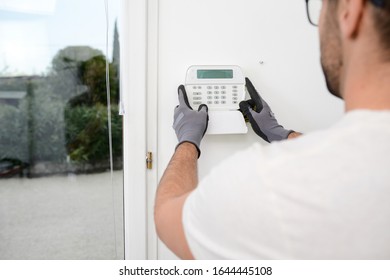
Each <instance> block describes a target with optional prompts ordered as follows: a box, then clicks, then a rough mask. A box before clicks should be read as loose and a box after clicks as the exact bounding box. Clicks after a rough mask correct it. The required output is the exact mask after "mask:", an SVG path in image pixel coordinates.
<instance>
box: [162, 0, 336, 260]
mask: <svg viewBox="0 0 390 280" xmlns="http://www.w3.org/2000/svg"><path fill="white" fill-rule="evenodd" d="M158 28H159V32H158V33H159V34H158V36H159V37H158V38H159V41H158V44H159V45H158V93H157V94H158V153H157V161H158V162H157V168H158V178H160V177H161V176H162V173H163V172H164V169H165V167H166V165H167V164H168V162H169V159H170V157H171V155H172V153H173V150H174V147H175V145H176V143H177V140H176V136H175V133H174V131H173V129H172V128H171V126H172V120H173V108H174V107H175V105H176V104H177V87H178V85H179V84H181V83H184V79H185V73H186V70H187V68H188V67H189V66H190V65H193V64H216V65H224V64H229V65H232V64H234V65H235V64H237V65H240V66H241V67H242V68H243V70H244V72H245V74H246V75H247V76H248V77H250V78H251V80H252V82H253V83H254V84H255V86H256V87H257V89H258V90H259V91H260V93H261V94H262V97H263V98H264V99H265V100H266V101H267V102H268V104H269V105H270V106H271V108H272V109H273V111H274V113H275V115H276V117H277V119H278V120H279V122H280V123H281V124H282V125H284V126H285V127H286V128H290V129H294V130H297V131H301V132H304V133H309V132H310V131H313V130H317V129H321V128H325V127H327V126H329V125H331V124H333V123H334V122H336V121H337V120H338V119H339V118H340V116H341V115H342V111H343V103H342V102H341V101H339V100H337V99H336V98H334V97H332V96H331V95H330V94H329V93H328V92H327V90H326V86H325V82H324V78H323V74H322V71H321V66H320V62H319V61H320V55H319V43H318V29H317V28H316V27H313V26H311V25H310V24H309V22H308V20H307V17H306V10H305V1H304V0H278V1H277V0H160V1H159V24H158ZM259 61H264V64H260V63H259ZM255 141H261V142H262V143H263V144H264V145H267V144H266V143H265V142H263V141H262V140H260V138H258V137H257V136H256V135H254V133H253V132H252V131H251V129H250V133H248V134H247V135H235V136H233V135H228V136H206V137H205V139H204V141H203V142H202V156H201V158H200V161H199V174H200V178H203V177H204V176H205V175H206V174H207V173H208V172H209V171H210V170H211V169H212V168H213V166H215V165H216V164H218V163H219V162H221V161H223V160H224V159H226V158H227V157H228V156H229V155H231V154H232V153H236V152H239V151H240V150H242V149H244V148H245V147H247V146H248V145H251V143H253V142H255ZM237 172H240V171H239V170H237ZM171 257H172V256H171V255H170V254H169V253H168V252H167V251H166V249H164V247H163V246H161V244H160V245H159V258H171Z"/></svg>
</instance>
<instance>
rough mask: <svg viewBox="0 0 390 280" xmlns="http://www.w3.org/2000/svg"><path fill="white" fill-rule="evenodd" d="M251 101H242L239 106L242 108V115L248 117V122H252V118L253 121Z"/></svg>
mask: <svg viewBox="0 0 390 280" xmlns="http://www.w3.org/2000/svg"><path fill="white" fill-rule="evenodd" d="M250 101H251V100H248V101H241V102H240V104H239V106H240V111H241V113H242V114H243V115H244V117H246V118H247V119H248V120H250V119H251V118H252V119H253V116H252V114H253V112H254V111H253V109H252V108H251V105H250Z"/></svg>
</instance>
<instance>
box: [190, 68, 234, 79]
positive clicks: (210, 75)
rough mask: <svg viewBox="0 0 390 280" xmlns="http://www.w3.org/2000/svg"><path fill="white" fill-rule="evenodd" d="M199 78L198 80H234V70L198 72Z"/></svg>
mask: <svg viewBox="0 0 390 280" xmlns="http://www.w3.org/2000/svg"><path fill="white" fill-rule="evenodd" d="M197 77H198V79H233V70H232V69H218V70H197Z"/></svg>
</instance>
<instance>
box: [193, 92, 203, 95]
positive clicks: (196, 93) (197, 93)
mask: <svg viewBox="0 0 390 280" xmlns="http://www.w3.org/2000/svg"><path fill="white" fill-rule="evenodd" d="M192 95H202V93H201V92H193V93H192Z"/></svg>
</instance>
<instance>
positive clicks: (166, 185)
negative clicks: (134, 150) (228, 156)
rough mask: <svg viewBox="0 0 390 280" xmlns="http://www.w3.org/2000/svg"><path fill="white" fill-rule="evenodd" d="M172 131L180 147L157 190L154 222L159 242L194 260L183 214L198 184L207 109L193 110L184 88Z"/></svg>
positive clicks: (181, 91)
mask: <svg viewBox="0 0 390 280" xmlns="http://www.w3.org/2000/svg"><path fill="white" fill-rule="evenodd" d="M178 97H179V106H177V107H176V108H175V114H174V120H173V128H174V129H175V132H176V136H177V139H178V141H179V144H178V145H177V146H176V151H175V153H174V155H173V157H172V159H171V161H170V163H169V165H168V167H167V169H166V170H165V173H164V175H163V177H162V178H161V181H160V184H159V186H158V189H157V194H156V201H155V208H154V219H155V224H156V229H157V234H158V236H159V237H160V239H161V240H162V241H163V242H164V243H165V245H167V247H168V248H169V249H171V250H172V251H173V252H174V253H175V254H176V255H177V256H178V257H180V258H183V259H193V256H192V253H191V251H190V249H189V247H188V243H187V241H186V238H185V235H184V228H183V222H182V212H183V207H184V202H185V200H186V198H187V197H188V195H189V194H190V193H191V191H192V190H193V189H195V187H196V186H197V184H198V168H197V161H198V158H199V156H200V142H201V140H202V138H203V136H204V134H205V133H206V130H207V124H208V108H207V106H206V105H201V106H199V108H198V111H195V110H192V108H191V106H190V104H189V102H188V98H187V93H186V90H185V88H184V86H182V85H181V86H179V89H178Z"/></svg>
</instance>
